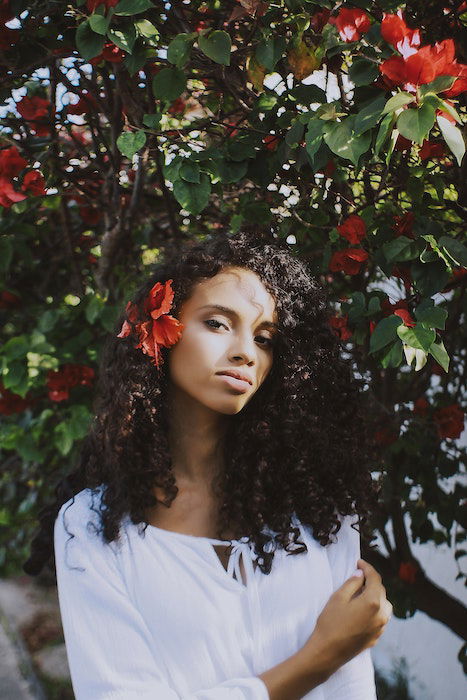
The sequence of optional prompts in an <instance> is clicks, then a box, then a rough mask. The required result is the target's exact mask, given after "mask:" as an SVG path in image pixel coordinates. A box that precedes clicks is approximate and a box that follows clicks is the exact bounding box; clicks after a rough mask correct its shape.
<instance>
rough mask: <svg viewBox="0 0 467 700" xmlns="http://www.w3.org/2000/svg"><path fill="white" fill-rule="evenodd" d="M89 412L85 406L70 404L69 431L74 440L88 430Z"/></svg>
mask: <svg viewBox="0 0 467 700" xmlns="http://www.w3.org/2000/svg"><path fill="white" fill-rule="evenodd" d="M90 421H91V413H90V412H89V409H88V408H87V407H86V406H83V405H74V406H70V420H69V421H68V427H69V432H70V434H71V436H72V437H73V439H74V440H81V438H83V437H84V436H85V435H86V433H87V432H88V428H89V423H90Z"/></svg>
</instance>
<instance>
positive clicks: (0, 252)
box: [0, 238, 13, 272]
mask: <svg viewBox="0 0 467 700" xmlns="http://www.w3.org/2000/svg"><path fill="white" fill-rule="evenodd" d="M12 258H13V246H12V244H11V239H10V238H0V270H2V271H3V272H7V270H8V268H9V267H10V265H11V261H12Z"/></svg>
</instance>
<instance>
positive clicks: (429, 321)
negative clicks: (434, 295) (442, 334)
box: [415, 306, 448, 330]
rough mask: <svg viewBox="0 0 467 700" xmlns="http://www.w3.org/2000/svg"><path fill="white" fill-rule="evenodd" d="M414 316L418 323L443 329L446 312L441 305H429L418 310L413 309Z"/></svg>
mask: <svg viewBox="0 0 467 700" xmlns="http://www.w3.org/2000/svg"><path fill="white" fill-rule="evenodd" d="M415 317H416V318H417V320H418V321H420V323H422V324H425V325H428V326H429V327H430V328H441V329H442V330H444V327H445V324H446V319H447V317H448V312H447V311H446V309H443V308H441V306H429V307H427V308H424V309H421V310H419V307H417V308H416V309H415Z"/></svg>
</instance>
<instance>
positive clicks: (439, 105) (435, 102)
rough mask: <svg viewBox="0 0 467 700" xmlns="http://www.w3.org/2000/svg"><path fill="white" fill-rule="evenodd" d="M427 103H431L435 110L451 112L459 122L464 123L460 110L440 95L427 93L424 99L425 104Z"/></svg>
mask: <svg viewBox="0 0 467 700" xmlns="http://www.w3.org/2000/svg"><path fill="white" fill-rule="evenodd" d="M425 103H427V104H429V105H431V106H432V107H433V108H434V109H435V110H436V109H439V110H441V111H442V112H445V113H446V114H449V115H450V116H451V117H453V119H455V120H456V122H458V123H459V124H461V123H462V119H461V118H460V116H459V114H458V112H457V111H456V110H455V109H454V107H453V106H452V105H450V104H448V103H447V102H445V101H444V100H442V99H441V98H439V97H438V95H427V96H426V97H425V99H424V100H423V104H425Z"/></svg>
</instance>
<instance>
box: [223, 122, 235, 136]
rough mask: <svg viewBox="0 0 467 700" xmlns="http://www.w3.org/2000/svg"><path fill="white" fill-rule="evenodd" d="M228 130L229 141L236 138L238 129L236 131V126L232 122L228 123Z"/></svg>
mask: <svg viewBox="0 0 467 700" xmlns="http://www.w3.org/2000/svg"><path fill="white" fill-rule="evenodd" d="M225 126H226V129H227V135H228V137H229V139H233V137H234V136H236V135H237V134H238V129H236V128H235V127H236V124H232V123H231V122H228V123H227V124H226V125H225Z"/></svg>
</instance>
